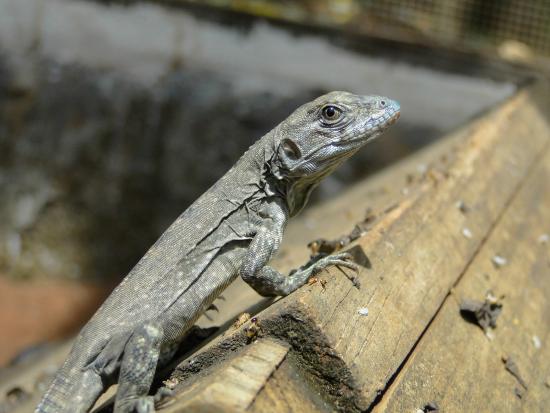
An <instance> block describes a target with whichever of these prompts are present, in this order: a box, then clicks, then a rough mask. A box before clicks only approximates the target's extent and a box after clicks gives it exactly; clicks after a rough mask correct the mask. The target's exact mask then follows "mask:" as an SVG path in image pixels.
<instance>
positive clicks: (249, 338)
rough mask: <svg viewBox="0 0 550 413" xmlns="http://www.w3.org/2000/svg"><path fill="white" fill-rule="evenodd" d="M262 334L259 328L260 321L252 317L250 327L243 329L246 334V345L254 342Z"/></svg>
mask: <svg viewBox="0 0 550 413" xmlns="http://www.w3.org/2000/svg"><path fill="white" fill-rule="evenodd" d="M261 332H262V327H261V326H260V321H259V320H258V317H252V318H251V319H250V325H249V326H247V327H246V328H245V333H246V342H247V343H248V344H250V343H252V342H253V341H256V339H257V338H258V337H259V336H260V334H261Z"/></svg>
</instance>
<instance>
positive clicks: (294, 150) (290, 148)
mask: <svg viewBox="0 0 550 413" xmlns="http://www.w3.org/2000/svg"><path fill="white" fill-rule="evenodd" d="M282 147H283V151H284V152H285V154H286V156H288V157H289V158H290V159H293V160H295V159H298V158H299V157H300V156H302V154H301V152H300V148H298V145H296V144H295V143H294V142H293V141H291V140H290V139H285V140H284V141H283V142H282Z"/></svg>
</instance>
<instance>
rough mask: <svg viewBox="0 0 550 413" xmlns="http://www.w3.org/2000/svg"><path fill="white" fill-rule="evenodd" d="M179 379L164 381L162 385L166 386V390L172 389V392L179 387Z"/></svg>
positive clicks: (172, 378) (173, 378)
mask: <svg viewBox="0 0 550 413" xmlns="http://www.w3.org/2000/svg"><path fill="white" fill-rule="evenodd" d="M179 382H180V381H179V379H178V378H177V377H171V378H169V379H167V380H164V381H163V382H162V384H164V385H165V386H166V388H168V389H170V390H174V389H175V388H176V386H177V385H178V383H179Z"/></svg>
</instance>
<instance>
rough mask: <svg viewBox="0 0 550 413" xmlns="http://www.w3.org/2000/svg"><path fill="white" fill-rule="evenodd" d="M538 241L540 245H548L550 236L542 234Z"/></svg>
mask: <svg viewBox="0 0 550 413" xmlns="http://www.w3.org/2000/svg"><path fill="white" fill-rule="evenodd" d="M537 241H538V242H539V244H548V242H550V234H542V235H541V236H539V237H538V239H537Z"/></svg>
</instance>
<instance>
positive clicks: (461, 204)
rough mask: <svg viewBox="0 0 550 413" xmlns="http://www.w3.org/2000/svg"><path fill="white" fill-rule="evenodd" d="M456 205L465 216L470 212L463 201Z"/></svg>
mask: <svg viewBox="0 0 550 413" xmlns="http://www.w3.org/2000/svg"><path fill="white" fill-rule="evenodd" d="M455 205H456V208H457V209H458V210H459V211H460V212H462V213H463V214H465V215H466V214H467V213H468V211H470V208H469V207H468V206H467V205H466V204H465V203H464V201H462V200H460V201H458V202H457V203H456V204H455Z"/></svg>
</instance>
